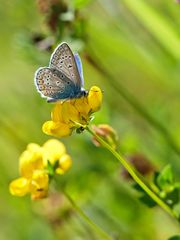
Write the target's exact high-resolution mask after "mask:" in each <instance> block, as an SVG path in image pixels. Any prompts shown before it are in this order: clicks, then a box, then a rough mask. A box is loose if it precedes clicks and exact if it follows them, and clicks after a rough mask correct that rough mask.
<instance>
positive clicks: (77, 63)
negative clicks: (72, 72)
mask: <svg viewBox="0 0 180 240" xmlns="http://www.w3.org/2000/svg"><path fill="white" fill-rule="evenodd" d="M74 59H75V61H76V65H77V68H78V72H79V75H80V79H81V87H84V77H83V68H82V62H81V58H80V56H79V54H78V53H75V54H74Z"/></svg>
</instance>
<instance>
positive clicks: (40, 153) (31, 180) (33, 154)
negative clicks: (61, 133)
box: [9, 139, 72, 200]
mask: <svg viewBox="0 0 180 240" xmlns="http://www.w3.org/2000/svg"><path fill="white" fill-rule="evenodd" d="M71 165H72V160H71V157H70V156H69V155H68V154H67V153H66V148H65V146H64V144H63V143H62V142H60V141H58V140H56V139H50V140H48V141H47V142H45V143H44V145H43V146H39V145H38V144H36V143H30V144H28V146H27V148H26V150H25V151H24V152H23V153H22V154H21V156H20V158H19V172H20V177H19V178H17V179H15V180H13V181H12V182H11V183H10V185H9V189H10V193H11V194H12V195H15V196H19V197H21V196H25V195H26V194H28V193H29V194H31V198H32V199H33V200H34V199H40V198H44V197H46V196H47V194H48V187H49V180H50V175H52V171H53V174H54V173H57V174H64V173H65V172H66V171H67V170H68V169H69V168H70V167H71ZM49 167H50V168H51V170H52V171H51V173H50V172H49Z"/></svg>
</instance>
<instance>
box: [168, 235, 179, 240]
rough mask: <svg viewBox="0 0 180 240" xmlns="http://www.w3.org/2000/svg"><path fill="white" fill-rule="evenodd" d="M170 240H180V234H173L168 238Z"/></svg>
mask: <svg viewBox="0 0 180 240" xmlns="http://www.w3.org/2000/svg"><path fill="white" fill-rule="evenodd" d="M168 240H180V236H173V237H170V238H168Z"/></svg>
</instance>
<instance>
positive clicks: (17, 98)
mask: <svg viewBox="0 0 180 240" xmlns="http://www.w3.org/2000/svg"><path fill="white" fill-rule="evenodd" d="M61 4H62V1H55V0H54V1H53V0H51V1H42V0H41V1H40V0H39V1H35V0H29V1H23V0H11V1H10V0H6V1H1V4H0V53H1V56H0V66H1V67H0V69H1V74H0V76H1V87H0V94H1V102H0V111H1V117H0V129H1V134H0V149H1V161H0V169H1V174H0V216H1V217H0V239H2V240H6V239H14V240H15V239H18V240H23V239H25V240H36V239H38V240H39V239H44V240H51V239H52V240H54V239H67V240H68V239H73V240H81V239H92V240H93V239H94V240H96V239H101V237H100V236H98V234H97V233H96V232H94V230H93V229H92V228H91V227H89V226H88V225H87V224H86V223H85V222H84V221H83V220H82V219H81V218H80V217H79V216H78V214H76V213H75V212H74V211H73V210H72V208H71V206H70V204H69V203H68V201H67V200H66V199H65V198H64V197H63V194H61V193H59V195H58V194H57V193H55V190H53V189H51V190H50V198H49V200H42V201H41V200H40V201H39V202H31V200H30V198H29V196H27V197H25V198H15V197H13V196H11V195H10V194H9V192H8V184H9V182H10V181H11V180H12V179H14V178H16V177H18V157H19V155H20V153H21V152H22V151H23V150H24V149H25V148H26V145H27V144H28V143H29V142H36V143H39V144H43V142H44V141H45V140H47V139H49V137H48V136H45V134H43V132H42V130H41V126H42V124H43V122H44V121H46V120H48V119H50V111H51V109H52V104H47V103H46V101H45V99H42V98H41V97H40V95H39V94H38V93H37V91H36V89H35V86H34V83H33V78H34V72H35V70H36V69H37V68H38V67H40V66H45V65H48V62H49V58H50V55H51V52H52V49H53V47H55V46H56V45H57V44H58V43H60V42H62V41H66V42H68V43H69V45H70V46H71V47H72V49H73V50H74V51H79V52H80V55H81V57H82V62H83V68H84V77H85V87H86V89H88V88H89V87H90V86H92V85H97V86H100V87H101V88H102V89H103V90H104V94H103V95H104V99H103V107H102V109H101V111H100V112H98V113H96V118H95V120H94V123H108V124H110V125H111V126H113V128H114V129H116V130H117V133H118V135H119V149H120V150H121V152H122V153H123V154H124V155H125V156H128V155H132V154H135V153H141V154H143V155H144V156H146V157H147V158H148V159H149V161H150V162H151V163H152V164H154V166H156V168H157V169H161V168H162V167H163V166H164V165H166V164H167V163H170V164H171V165H172V168H173V171H174V172H175V177H176V179H177V180H180V175H179V173H180V163H179V162H180V137H179V135H180V124H179V123H180V114H179V109H180V80H179V75H180V5H178V4H177V3H176V2H175V1H173V0H147V1H145V0H136V1H133V0H104V1H103V0H98V1H96V0H94V1H88V0H72V1H64V3H63V4H62V5H61ZM57 6H58V7H57ZM61 6H66V7H65V10H63V11H64V12H63V13H62V14H59V15H58V17H57V18H56V17H55V18H53V16H54V15H53V14H52V13H54V12H55V13H56V12H58V11H60V12H61ZM44 8H45V9H46V10H44ZM53 11H54V12H53ZM55 16H56V14H55ZM48 21H49V22H48ZM53 21H55V22H53ZM53 24H57V26H56V29H54V28H53V26H54V25H53ZM43 39H48V40H47V42H48V44H49V45H51V44H50V43H51V42H53V46H50V47H49V45H48V47H46V48H43V49H42V48H41V47H39V42H40V40H43ZM48 49H50V50H49V51H47V50H48ZM62 141H63V142H64V143H65V144H66V146H67V149H68V152H69V153H70V154H71V156H72V158H73V162H74V164H73V167H72V169H71V170H70V171H69V172H68V173H67V175H64V176H62V177H59V184H60V185H61V184H64V185H65V186H66V187H67V191H68V192H69V193H70V194H71V195H72V196H73V198H74V199H75V200H76V202H77V204H78V205H79V206H81V208H82V209H83V210H84V211H85V212H86V213H87V214H88V215H89V216H90V217H91V219H93V221H94V222H95V223H97V224H98V225H99V226H101V227H102V228H103V229H104V230H105V231H106V232H107V233H109V234H110V235H111V236H113V237H114V239H123V240H131V239H132V240H144V239H146V240H164V239H168V238H169V237H171V236H172V235H177V234H180V230H179V226H178V224H176V223H175V222H174V221H173V220H172V219H171V218H169V217H168V216H167V215H166V214H165V213H164V212H163V211H162V210H161V209H159V208H157V207H156V208H153V209H149V208H147V207H146V206H144V205H143V204H142V203H141V202H140V201H139V200H138V193H137V192H135V190H133V189H132V187H131V183H129V182H128V181H126V180H124V178H123V177H122V174H121V166H120V165H119V164H118V163H117V162H116V160H114V159H113V158H112V156H111V155H110V154H109V153H107V152H106V150H104V149H100V148H96V147H95V146H94V145H93V144H92V142H91V139H90V136H89V135H88V134H87V133H84V134H81V135H75V134H74V135H72V136H71V137H68V138H65V139H62ZM51 198H52V199H51ZM50 199H51V200H52V201H50ZM53 206H54V208H53ZM56 208H57V209H56Z"/></svg>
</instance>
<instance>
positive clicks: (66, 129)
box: [42, 121, 72, 137]
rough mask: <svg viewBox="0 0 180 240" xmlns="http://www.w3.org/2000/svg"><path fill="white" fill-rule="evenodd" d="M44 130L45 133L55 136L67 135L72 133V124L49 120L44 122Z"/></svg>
mask: <svg viewBox="0 0 180 240" xmlns="http://www.w3.org/2000/svg"><path fill="white" fill-rule="evenodd" d="M42 130H43V132H44V133H45V134H47V135H51V136H55V137H66V136H69V135H71V133H72V129H71V126H69V125H68V124H65V123H59V122H53V121H47V122H45V123H44V124H43V127H42Z"/></svg>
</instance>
